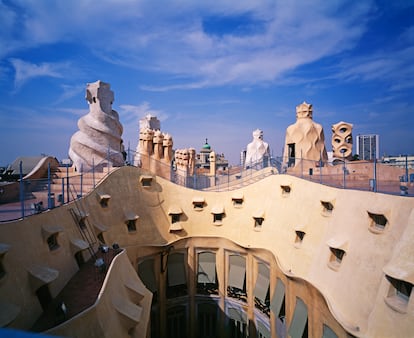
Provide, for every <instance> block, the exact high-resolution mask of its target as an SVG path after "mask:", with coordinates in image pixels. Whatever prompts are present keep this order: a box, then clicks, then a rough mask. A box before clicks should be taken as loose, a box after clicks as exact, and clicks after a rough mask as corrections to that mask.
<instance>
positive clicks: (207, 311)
mask: <svg viewBox="0 0 414 338" xmlns="http://www.w3.org/2000/svg"><path fill="white" fill-rule="evenodd" d="M218 310H219V308H218V306H217V304H215V303H201V304H198V305H197V338H216V337H219V334H218V332H219V330H218Z"/></svg>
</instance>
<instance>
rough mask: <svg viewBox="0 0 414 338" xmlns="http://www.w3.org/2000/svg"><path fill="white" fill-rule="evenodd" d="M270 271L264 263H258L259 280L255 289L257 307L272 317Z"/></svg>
mask: <svg viewBox="0 0 414 338" xmlns="http://www.w3.org/2000/svg"><path fill="white" fill-rule="evenodd" d="M269 286H270V270H269V267H268V266H267V265H266V264H264V263H260V262H259V263H257V279H256V285H255V287H254V302H255V306H256V307H257V308H258V309H259V310H260V311H262V312H263V313H265V314H266V315H267V316H270V289H269Z"/></svg>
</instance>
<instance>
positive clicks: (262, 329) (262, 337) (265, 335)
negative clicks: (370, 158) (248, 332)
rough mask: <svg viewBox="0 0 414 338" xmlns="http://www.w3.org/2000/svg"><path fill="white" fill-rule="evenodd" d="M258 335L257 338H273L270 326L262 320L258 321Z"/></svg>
mask: <svg viewBox="0 0 414 338" xmlns="http://www.w3.org/2000/svg"><path fill="white" fill-rule="evenodd" d="M256 326H257V330H256V336H257V338H271V337H272V335H271V334H270V327H269V326H267V325H265V324H263V323H262V322H260V321H258V322H257V325H256Z"/></svg>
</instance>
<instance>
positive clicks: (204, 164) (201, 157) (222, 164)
mask: <svg viewBox="0 0 414 338" xmlns="http://www.w3.org/2000/svg"><path fill="white" fill-rule="evenodd" d="M211 152H213V150H212V149H211V146H210V145H209V144H208V141H207V139H206V143H204V145H203V148H201V150H200V152H199V153H198V154H197V158H196V168H197V169H210V153H211ZM228 166H229V161H228V160H226V159H225V157H224V154H216V169H217V170H226V168H227V167H228Z"/></svg>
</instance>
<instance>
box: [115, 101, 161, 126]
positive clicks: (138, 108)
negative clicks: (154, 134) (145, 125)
mask: <svg viewBox="0 0 414 338" xmlns="http://www.w3.org/2000/svg"><path fill="white" fill-rule="evenodd" d="M119 108H120V110H119V111H118V113H119V115H120V119H122V120H123V121H124V122H126V123H129V122H135V123H137V124H138V121H139V120H140V119H142V118H143V117H145V116H146V115H148V114H150V115H152V116H157V118H158V119H159V120H160V121H164V120H166V119H167V118H168V115H167V114H166V113H165V112H163V111H162V110H157V109H153V108H151V104H150V103H149V102H142V103H141V104H140V105H131V104H122V105H120V106H119Z"/></svg>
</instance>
